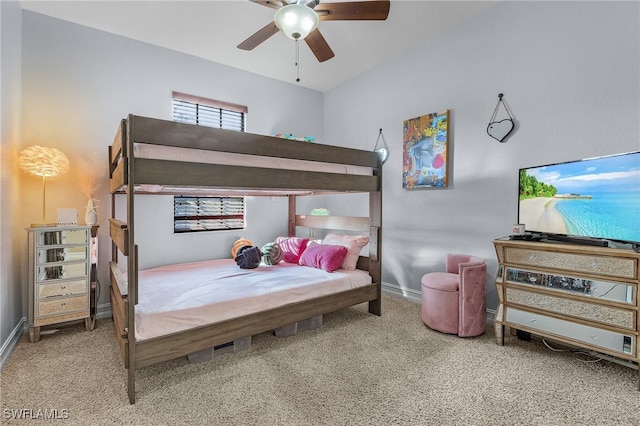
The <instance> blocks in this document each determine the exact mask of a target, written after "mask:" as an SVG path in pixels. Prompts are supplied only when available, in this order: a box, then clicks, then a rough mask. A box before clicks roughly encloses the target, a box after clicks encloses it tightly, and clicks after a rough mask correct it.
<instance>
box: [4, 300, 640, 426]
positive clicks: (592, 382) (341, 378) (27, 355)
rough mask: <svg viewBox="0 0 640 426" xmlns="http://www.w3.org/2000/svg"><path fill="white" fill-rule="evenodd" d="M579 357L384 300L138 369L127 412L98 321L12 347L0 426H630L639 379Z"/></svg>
mask: <svg viewBox="0 0 640 426" xmlns="http://www.w3.org/2000/svg"><path fill="white" fill-rule="evenodd" d="M590 359H591V358H588V357H585V356H582V355H576V354H573V353H569V352H552V351H550V350H549V349H547V348H546V347H545V346H544V345H543V344H542V342H541V341H539V340H534V341H532V342H524V341H519V340H517V339H516V338H514V337H511V336H509V338H508V343H507V345H506V346H504V347H500V346H497V345H496V343H495V340H494V335H493V331H492V328H490V327H488V328H487V333H486V334H485V335H484V336H481V337H478V338H471V339H469V338H467V339H461V338H458V337H456V336H449V335H444V334H441V333H438V332H435V331H432V330H429V329H428V328H426V327H425V326H424V325H423V324H422V322H421V321H420V306H419V305H417V304H415V303H412V302H408V301H404V300H401V299H397V298H393V297H390V296H385V297H384V300H383V315H382V317H376V316H373V315H370V314H368V313H367V312H366V305H359V306H357V307H354V308H350V309H345V310H342V311H339V312H336V313H333V314H330V315H325V317H324V324H323V326H322V327H321V328H319V329H317V330H313V331H305V332H303V333H301V334H299V335H297V336H293V337H287V338H278V337H275V336H273V335H270V334H267V333H265V334H261V335H258V336H254V338H253V340H252V345H251V349H250V350H247V351H245V352H242V353H239V354H225V355H222V356H220V357H217V358H215V359H214V360H213V361H211V362H206V363H201V364H190V363H189V362H188V361H187V360H186V358H181V359H177V360H173V361H169V362H165V363H162V364H158V365H155V366H151V367H147V368H144V369H141V370H138V373H137V402H136V404H135V405H130V404H129V402H128V400H127V393H126V373H125V370H124V369H123V368H122V364H121V362H120V359H119V350H118V348H117V345H116V341H115V338H114V336H113V323H112V322H111V321H110V320H99V321H98V322H97V326H96V329H95V330H94V331H93V332H86V331H84V330H83V329H82V328H81V327H80V326H78V327H75V326H72V327H69V328H66V329H64V330H62V331H60V332H58V333H55V334H52V335H45V336H43V338H42V340H41V341H40V342H39V343H37V344H31V343H29V342H28V340H27V338H26V336H24V337H23V338H22V340H21V341H20V343H19V344H18V345H17V347H16V349H15V351H14V352H13V354H12V355H11V357H10V359H9V361H8V362H7V364H6V366H5V368H4V369H3V371H2V374H1V379H2V381H1V382H0V389H1V391H2V394H1V397H2V408H3V413H2V414H3V415H2V418H1V419H0V423H2V424H23V423H29V424H31V423H32V421H33V420H29V419H27V420H15V419H13V418H12V415H15V414H16V413H20V410H21V409H23V410H31V412H30V413H31V414H30V415H31V416H32V417H35V416H37V415H39V414H42V413H45V411H44V410H48V411H47V412H48V413H51V412H53V413H55V414H57V415H58V417H66V418H65V419H64V420H62V419H58V420H52V421H51V422H52V423H56V424H65V425H66V424H82V425H89V424H91V425H97V424H137V425H147V424H148V425H163V424H166V425H175V424H201V425H370V424H371V425H450V424H452V425H512V424H523V425H638V424H639V423H640V392H638V390H637V384H638V376H637V371H636V370H634V369H631V368H627V367H623V366H620V365H618V364H615V363H610V362H606V361H600V362H597V363H589V362H585V361H587V360H590ZM38 410H40V411H38ZM53 410H55V411H53ZM22 412H23V413H24V412H25V411H22ZM27 413H29V412H27ZM41 423H42V422H41Z"/></svg>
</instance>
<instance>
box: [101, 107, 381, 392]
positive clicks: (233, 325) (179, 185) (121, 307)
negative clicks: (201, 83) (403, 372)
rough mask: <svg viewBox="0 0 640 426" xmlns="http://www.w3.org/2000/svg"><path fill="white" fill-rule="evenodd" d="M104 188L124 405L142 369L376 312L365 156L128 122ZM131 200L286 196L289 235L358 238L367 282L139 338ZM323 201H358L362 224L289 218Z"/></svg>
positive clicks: (375, 183) (377, 219) (374, 233)
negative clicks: (347, 197) (322, 232)
mask: <svg viewBox="0 0 640 426" xmlns="http://www.w3.org/2000/svg"><path fill="white" fill-rule="evenodd" d="M109 190H110V193H111V205H112V209H111V218H110V219H109V234H110V237H111V240H112V256H111V262H110V281H111V283H110V284H111V285H110V294H111V306H112V310H113V319H114V325H115V331H116V337H117V340H118V343H119V346H120V351H121V355H122V360H123V364H124V367H125V368H126V370H127V391H128V397H129V402H130V403H131V404H133V403H135V374H136V370H137V369H140V368H143V367H145V366H149V365H152V364H155V363H159V362H163V361H166V360H169V359H173V358H177V357H181V356H185V355H188V354H191V353H195V352H198V351H202V350H206V349H208V348H213V347H215V346H216V345H223V344H228V343H229V342H234V341H236V340H239V339H244V338H246V337H247V336H252V335H256V334H259V333H263V332H268V331H271V330H275V329H277V328H279V327H283V326H287V325H289V324H292V323H295V322H297V321H304V320H308V319H310V318H314V317H317V316H319V315H323V314H326V313H329V312H333V311H335V310H338V309H342V308H346V307H349V306H353V305H356V304H360V303H365V302H368V309H369V312H370V313H372V314H374V315H380V314H381V250H380V241H381V224H382V214H381V210H382V164H381V162H380V160H379V157H378V156H377V154H376V153H374V152H371V151H363V150H358V149H352V148H345V147H338V146H330V145H324V144H315V143H309V142H299V141H292V140H283V139H280V138H276V137H269V136H262V135H255V134H249V133H242V132H235V131H229V130H223V129H215V128H209V127H203V126H195V125H190V124H184V123H177V122H172V121H167V120H159V119H153V118H147V117H140V116H134V115H129V116H128V117H127V118H126V119H123V120H122V121H121V123H120V126H119V128H118V131H117V133H116V136H115V138H114V141H113V144H112V145H111V146H110V147H109ZM140 193H143V194H175V195H183V194H189V193H196V194H199V195H226V194H233V195H265V196H274V195H277V196H286V197H288V222H287V223H288V226H287V228H288V236H289V237H295V236H296V230H297V229H304V228H315V229H328V230H332V231H344V232H347V233H349V232H352V233H353V232H358V233H362V234H366V235H368V237H369V244H368V247H369V250H368V256H362V255H361V256H359V258H358V260H357V266H356V271H354V272H356V273H360V274H362V273H364V274H365V275H366V276H367V279H368V280H367V281H366V282H365V283H363V284H362V285H358V286H351V287H347V288H341V289H339V290H337V291H335V292H328V293H326V292H325V293H323V294H314V295H312V296H308V297H304V298H302V299H299V300H294V301H288V302H283V303H279V304H276V305H270V306H267V307H265V308H261V309H260V310H258V311H254V312H248V313H246V312H245V313H241V314H239V315H236V316H232V317H228V318H217V319H213V320H212V321H211V322H210V323H207V324H202V325H199V326H195V327H191V328H187V329H185V330H180V331H173V332H167V333H165V334H162V333H161V334H158V335H153V336H150V337H149V336H147V337H145V338H141V337H140V336H138V335H137V331H136V330H137V328H136V317H137V315H136V314H137V311H136V309H137V307H138V304H139V296H140V291H139V288H138V284H139V278H140V277H139V275H140V272H141V271H139V270H138V245H137V244H136V238H135V223H134V216H135V215H134V211H135V200H136V194H140ZM327 193H366V194H368V211H369V216H368V217H352V216H310V215H303V214H297V211H296V200H297V198H298V197H301V196H312V195H317V194H327ZM117 197H124V199H125V200H126V201H125V203H126V213H125V215H126V218H124V217H122V218H120V217H116V207H115V206H116V199H117ZM358 200H362V198H358ZM123 271H126V272H123ZM339 271H340V270H339ZM339 271H336V272H339Z"/></svg>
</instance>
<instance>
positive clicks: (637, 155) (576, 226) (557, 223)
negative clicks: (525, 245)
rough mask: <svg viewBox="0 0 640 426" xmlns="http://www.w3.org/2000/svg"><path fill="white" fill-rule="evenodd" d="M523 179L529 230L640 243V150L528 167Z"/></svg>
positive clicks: (523, 214) (521, 213) (521, 209)
mask: <svg viewBox="0 0 640 426" xmlns="http://www.w3.org/2000/svg"><path fill="white" fill-rule="evenodd" d="M519 182H520V185H519V193H520V194H519V203H518V223H521V224H524V225H525V230H526V232H528V233H533V234H540V235H542V236H543V237H544V238H551V239H554V237H565V238H566V240H569V241H571V240H572V239H573V240H575V242H578V243H579V242H586V243H588V240H599V241H604V242H606V241H608V240H609V241H616V242H620V243H629V244H632V245H633V248H634V249H637V247H638V245H639V244H640V152H628V153H624V154H617V155H609V156H603V157H598V158H589V159H584V160H579V161H569V162H565V163H558V164H548V165H544V166H536V167H528V168H522V169H520V179H519ZM565 238H555V239H561V240H564V239H565ZM595 245H607V244H606V243H605V244H595Z"/></svg>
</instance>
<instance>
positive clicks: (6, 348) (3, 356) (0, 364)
mask: <svg viewBox="0 0 640 426" xmlns="http://www.w3.org/2000/svg"><path fill="white" fill-rule="evenodd" d="M26 326H27V319H26V318H22V319H21V320H20V322H19V323H18V324H17V325H16V326H15V327H14V329H13V331H12V332H11V335H9V338H8V339H7V340H6V341H5V342H4V344H3V345H2V348H0V370H2V369H3V368H4V364H5V363H6V362H7V360H8V359H9V355H11V353H12V352H13V349H14V348H15V347H16V344H18V340H20V338H21V337H22V335H23V334H24V332H25V328H26Z"/></svg>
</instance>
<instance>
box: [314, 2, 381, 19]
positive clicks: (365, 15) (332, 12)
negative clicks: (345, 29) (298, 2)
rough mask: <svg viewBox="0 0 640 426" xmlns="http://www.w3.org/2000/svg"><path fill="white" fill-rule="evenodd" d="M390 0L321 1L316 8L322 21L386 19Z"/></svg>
mask: <svg viewBox="0 0 640 426" xmlns="http://www.w3.org/2000/svg"><path fill="white" fill-rule="evenodd" d="M390 6H391V3H390V2H389V1H388V0H381V1H355V2H351V1H350V2H344V3H320V4H319V5H317V6H316V7H315V8H314V10H315V11H316V12H317V13H318V17H319V18H320V20H321V21H384V20H385V19H387V17H388V16H389V7H390Z"/></svg>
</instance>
